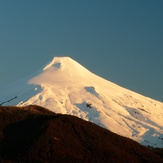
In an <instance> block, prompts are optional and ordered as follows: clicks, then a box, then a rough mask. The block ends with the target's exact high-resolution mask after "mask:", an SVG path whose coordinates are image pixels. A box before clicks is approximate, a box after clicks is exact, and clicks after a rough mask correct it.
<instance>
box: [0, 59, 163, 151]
mask: <svg viewBox="0 0 163 163" xmlns="http://www.w3.org/2000/svg"><path fill="white" fill-rule="evenodd" d="M0 92H1V96H0V105H2V106H4V105H17V106H26V105H31V104H32V105H39V106H42V107H46V108H47V109H49V110H51V111H53V112H55V113H61V114H70V115H74V116H77V117H79V118H82V119H84V120H87V121H91V122H93V123H95V124H98V125H100V126H102V127H104V128H106V129H109V130H111V131H112V132H115V133H117V134H120V135H123V136H126V137H129V138H131V139H134V140H136V141H138V142H139V143H141V144H143V145H145V146H148V145H150V146H154V147H161V148H163V103H162V102H159V101H156V100H153V99H150V98H147V97H145V96H142V95H140V94H138V93H135V92H133V91H130V90H128V89H125V88H123V87H121V86H118V85H116V84H114V83H112V82H110V81H107V80H105V79H103V78H101V77H99V76H97V75H95V74H93V73H92V72H90V71H89V70H87V69H86V68H85V67H83V66H82V65H80V64H79V63H77V62H76V61H74V60H73V59H71V58H69V57H55V58H54V59H53V60H52V61H51V62H50V63H49V64H47V65H46V66H45V67H44V68H41V69H40V70H39V71H37V72H36V73H34V74H33V75H31V76H30V77H28V78H26V79H23V80H21V81H18V82H16V83H14V84H13V85H11V86H9V87H6V88H3V89H0Z"/></svg>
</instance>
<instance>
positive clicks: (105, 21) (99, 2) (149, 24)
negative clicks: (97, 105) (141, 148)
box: [0, 0, 163, 102]
mask: <svg viewBox="0 0 163 163" xmlns="http://www.w3.org/2000/svg"><path fill="white" fill-rule="evenodd" d="M54 56H69V57H71V58H73V59H74V60H76V61H78V62H79V63H81V64H82V65H83V66H85V67H86V68H87V69H89V70H90V71H92V72H94V73H96V74H97V75H100V76H101V77H103V78H105V79H107V80H110V81H112V82H114V83H117V84H119V85H121V86H123V87H126V88H128V89H131V90H133V91H136V92H138V93H141V94H143V95H145V96H148V97H151V98H154V99H157V100H160V101H162V102H163V0H0V87H3V86H4V85H5V84H8V83H11V82H13V81H15V80H18V79H20V78H22V77H25V76H27V75H30V74H31V73H33V72H34V71H36V70H37V69H39V68H40V67H43V66H44V65H45V64H46V63H48V62H49V61H50V60H51V59H52V58H53V57H54ZM92 82H93V81H92Z"/></svg>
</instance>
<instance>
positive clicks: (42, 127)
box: [0, 105, 163, 163]
mask: <svg viewBox="0 0 163 163" xmlns="http://www.w3.org/2000/svg"><path fill="white" fill-rule="evenodd" d="M0 162H21V163H22V162H117V163H118V162H125V163H127V162H128V163H129V162H130V163H132V162H134V163H135V162H163V159H162V158H161V157H160V156H159V155H156V154H154V153H153V152H152V151H151V150H150V149H148V148H146V147H143V146H141V145H140V144H138V143H137V142H135V141H133V140H130V139H128V138H125V137H122V136H119V135H117V134H114V133H112V132H110V131H108V130H106V129H104V128H101V127H99V126H97V125H95V124H93V123H91V122H87V121H84V120H82V119H79V118H77V117H74V116H70V115H61V114H55V113H52V112H50V111H48V110H46V109H44V108H42V107H40V106H33V105H31V106H27V107H22V108H19V107H3V106H1V107H0Z"/></svg>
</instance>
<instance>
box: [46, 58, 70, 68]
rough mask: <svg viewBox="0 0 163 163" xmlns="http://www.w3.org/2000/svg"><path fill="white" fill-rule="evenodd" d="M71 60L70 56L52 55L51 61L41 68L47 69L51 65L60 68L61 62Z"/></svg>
mask: <svg viewBox="0 0 163 163" xmlns="http://www.w3.org/2000/svg"><path fill="white" fill-rule="evenodd" d="M70 61H71V62H73V60H72V59H71V58H70V57H54V58H53V59H52V61H51V62H50V63H49V64H48V65H46V66H45V67H44V69H43V70H47V69H49V68H51V67H55V68H60V67H61V65H62V64H63V63H67V62H70Z"/></svg>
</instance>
